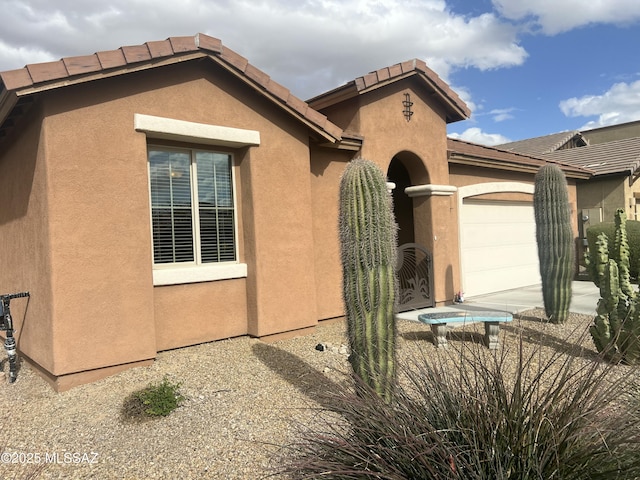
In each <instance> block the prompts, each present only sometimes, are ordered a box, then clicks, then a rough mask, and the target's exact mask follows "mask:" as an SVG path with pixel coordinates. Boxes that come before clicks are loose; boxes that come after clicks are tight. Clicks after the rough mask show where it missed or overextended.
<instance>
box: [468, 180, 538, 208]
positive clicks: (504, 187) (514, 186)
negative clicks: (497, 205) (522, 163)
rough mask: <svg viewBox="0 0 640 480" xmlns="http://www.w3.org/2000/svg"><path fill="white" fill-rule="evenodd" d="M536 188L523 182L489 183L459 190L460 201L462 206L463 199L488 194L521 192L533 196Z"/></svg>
mask: <svg viewBox="0 0 640 480" xmlns="http://www.w3.org/2000/svg"><path fill="white" fill-rule="evenodd" d="M533 189H534V186H533V185H532V184H529V183H521V182H487V183H476V184H474V185H466V186H464V187H459V188H458V199H459V201H460V205H462V199H463V198H467V197H474V196H476V195H484V194H486V193H503V192H520V193H531V194H533Z"/></svg>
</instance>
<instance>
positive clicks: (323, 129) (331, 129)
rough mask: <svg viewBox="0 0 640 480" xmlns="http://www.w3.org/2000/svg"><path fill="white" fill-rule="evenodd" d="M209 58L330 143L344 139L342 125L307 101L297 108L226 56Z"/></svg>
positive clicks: (210, 56)
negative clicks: (315, 119) (312, 117)
mask: <svg viewBox="0 0 640 480" xmlns="http://www.w3.org/2000/svg"><path fill="white" fill-rule="evenodd" d="M209 58H210V59H211V60H213V61H214V62H215V63H216V64H218V65H220V66H221V67H223V68H224V69H225V70H227V71H228V72H230V73H231V74H232V75H234V76H235V77H236V78H238V79H239V80H241V81H242V82H243V83H245V84H246V85H248V86H250V87H251V88H253V89H254V90H255V91H257V92H258V93H260V94H261V95H263V96H265V97H266V98H268V99H269V100H271V101H272V102H273V103H274V104H276V105H278V106H279V107H280V108H282V109H283V110H284V111H285V112H287V113H289V114H290V115H293V116H294V117H296V118H297V119H298V120H299V121H300V122H302V123H303V124H305V125H306V126H307V127H308V128H309V129H310V130H311V131H313V132H314V133H315V134H316V135H319V136H320V137H321V138H324V139H325V140H327V141H328V142H330V143H339V142H340V141H341V139H342V129H341V128H340V127H338V126H337V125H334V124H333V123H331V122H329V120H328V119H327V118H326V117H325V116H324V115H322V114H321V113H319V112H316V111H315V109H313V108H311V107H310V106H309V105H308V104H307V103H306V102H302V101H301V100H298V102H299V103H301V104H303V105H304V106H298V108H295V107H294V106H293V105H290V104H289V103H285V101H283V100H282V99H281V98H279V97H277V96H276V95H274V94H272V93H271V92H270V91H269V90H268V88H264V87H263V86H262V85H261V84H259V83H258V82H255V81H253V80H252V79H251V78H250V77H249V76H247V75H246V74H245V73H244V72H241V71H240V70H238V69H237V68H236V66H235V65H233V64H232V63H229V62H227V61H226V60H225V59H224V58H222V57H220V56H218V55H209ZM298 102H297V103H298ZM301 108H302V109H304V108H307V109H309V110H305V111H306V113H315V114H317V116H318V121H323V122H324V126H322V125H318V124H316V123H314V122H312V121H310V120H309V119H308V118H306V116H305V114H304V112H301V111H300V109H301Z"/></svg>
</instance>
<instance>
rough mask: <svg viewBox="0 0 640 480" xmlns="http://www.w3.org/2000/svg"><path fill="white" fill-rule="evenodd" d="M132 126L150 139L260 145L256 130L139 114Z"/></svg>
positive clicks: (245, 145) (248, 145)
mask: <svg viewBox="0 0 640 480" xmlns="http://www.w3.org/2000/svg"><path fill="white" fill-rule="evenodd" d="M133 125H134V128H135V129H136V131H138V132H144V133H146V135H147V136H148V137H151V138H162V139H167V140H182V141H185V140H191V141H194V142H197V143H204V144H208V145H220V146H224V147H233V148H241V147H252V146H257V145H260V132H258V131H256V130H245V129H243V128H231V127H222V126H219V125H209V124H206V123H196V122H187V121H185V120H175V119H173V118H165V117H156V116H153V115H143V114H141V113H136V114H134V115H133Z"/></svg>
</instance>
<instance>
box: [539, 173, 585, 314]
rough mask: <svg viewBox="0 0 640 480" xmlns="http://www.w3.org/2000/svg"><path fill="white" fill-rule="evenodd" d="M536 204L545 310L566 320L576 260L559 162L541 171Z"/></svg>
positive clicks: (565, 186) (564, 181)
mask: <svg viewBox="0 0 640 480" xmlns="http://www.w3.org/2000/svg"><path fill="white" fill-rule="evenodd" d="M533 207H534V212H535V221H536V241H537V244H538V258H539V260H540V277H541V279H542V297H543V300H544V309H545V311H546V314H547V317H549V320H550V321H551V322H553V323H564V322H565V321H566V319H567V316H568V315H569V305H570V304H571V281H572V279H573V278H572V277H573V266H574V260H575V259H574V245H573V242H574V238H573V229H572V228H571V209H570V207H569V194H568V190H567V180H566V178H565V176H564V173H563V172H562V170H561V169H560V167H558V166H557V165H553V164H548V165H544V166H543V167H541V168H540V170H538V173H537V174H536V177H535V189H534V193H533Z"/></svg>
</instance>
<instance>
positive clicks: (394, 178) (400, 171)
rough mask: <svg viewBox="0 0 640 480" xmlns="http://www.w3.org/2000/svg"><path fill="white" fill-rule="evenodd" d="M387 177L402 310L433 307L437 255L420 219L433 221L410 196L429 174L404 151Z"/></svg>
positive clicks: (416, 157)
mask: <svg viewBox="0 0 640 480" xmlns="http://www.w3.org/2000/svg"><path fill="white" fill-rule="evenodd" d="M387 178H388V180H389V182H390V189H391V195H392V198H393V209H394V214H395V217H396V223H397V224H398V264H397V268H396V272H397V274H398V281H399V290H400V291H399V298H398V311H400V312H403V311H408V310H414V309H417V308H425V307H433V306H434V305H435V295H434V286H433V254H432V251H431V249H430V247H431V245H426V243H427V242H425V240H427V239H426V238H421V237H422V235H421V234H420V232H423V231H425V230H428V229H425V228H416V220H417V221H418V222H419V223H420V222H422V223H424V222H430V221H431V219H430V218H428V217H430V215H425V212H424V209H417V208H416V205H415V200H414V198H412V197H411V196H409V195H408V194H407V193H406V189H407V188H408V187H411V186H414V185H423V184H428V183H429V175H428V172H427V170H426V168H425V166H424V164H423V163H422V161H421V160H420V158H419V157H418V156H417V155H415V154H413V153H411V152H401V153H399V154H397V155H396V156H394V157H393V159H392V160H391V162H390V164H389V168H388V170H387ZM419 226H420V225H419ZM421 226H422V227H424V225H421Z"/></svg>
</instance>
